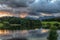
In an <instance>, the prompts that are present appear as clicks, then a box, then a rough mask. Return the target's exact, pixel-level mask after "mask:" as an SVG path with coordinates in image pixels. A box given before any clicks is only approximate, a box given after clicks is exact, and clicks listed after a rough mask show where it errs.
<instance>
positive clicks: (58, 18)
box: [43, 17, 60, 22]
mask: <svg viewBox="0 0 60 40" xmlns="http://www.w3.org/2000/svg"><path fill="white" fill-rule="evenodd" d="M43 21H57V22H60V17H56V18H51V19H45V20H43Z"/></svg>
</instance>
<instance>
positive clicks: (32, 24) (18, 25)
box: [0, 17, 41, 30]
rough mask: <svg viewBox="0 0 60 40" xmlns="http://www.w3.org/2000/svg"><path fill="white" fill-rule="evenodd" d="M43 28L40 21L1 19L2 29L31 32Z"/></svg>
mask: <svg viewBox="0 0 60 40" xmlns="http://www.w3.org/2000/svg"><path fill="white" fill-rule="evenodd" d="M40 27H41V22H40V20H30V19H22V18H18V17H1V18H0V29H7V30H25V29H27V30H29V29H36V28H40Z"/></svg>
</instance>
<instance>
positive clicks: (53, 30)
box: [48, 27, 58, 40]
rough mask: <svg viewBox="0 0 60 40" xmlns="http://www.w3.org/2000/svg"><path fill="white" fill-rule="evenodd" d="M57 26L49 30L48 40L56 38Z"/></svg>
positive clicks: (55, 39)
mask: <svg viewBox="0 0 60 40" xmlns="http://www.w3.org/2000/svg"><path fill="white" fill-rule="evenodd" d="M57 37H58V34H57V27H51V28H50V31H49V36H48V40H57Z"/></svg>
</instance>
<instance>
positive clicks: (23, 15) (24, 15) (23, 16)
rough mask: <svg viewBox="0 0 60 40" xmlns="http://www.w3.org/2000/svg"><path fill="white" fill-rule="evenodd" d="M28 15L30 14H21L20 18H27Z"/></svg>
mask: <svg viewBox="0 0 60 40" xmlns="http://www.w3.org/2000/svg"><path fill="white" fill-rule="evenodd" d="M27 15H28V13H24V12H23V13H21V14H20V15H19V16H20V18H25V17H26V16H27Z"/></svg>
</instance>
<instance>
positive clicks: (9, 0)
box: [0, 0, 28, 7]
mask: <svg viewBox="0 0 60 40" xmlns="http://www.w3.org/2000/svg"><path fill="white" fill-rule="evenodd" d="M27 1H28V0H0V3H1V4H7V5H9V6H10V7H27V6H28V2H27Z"/></svg>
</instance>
